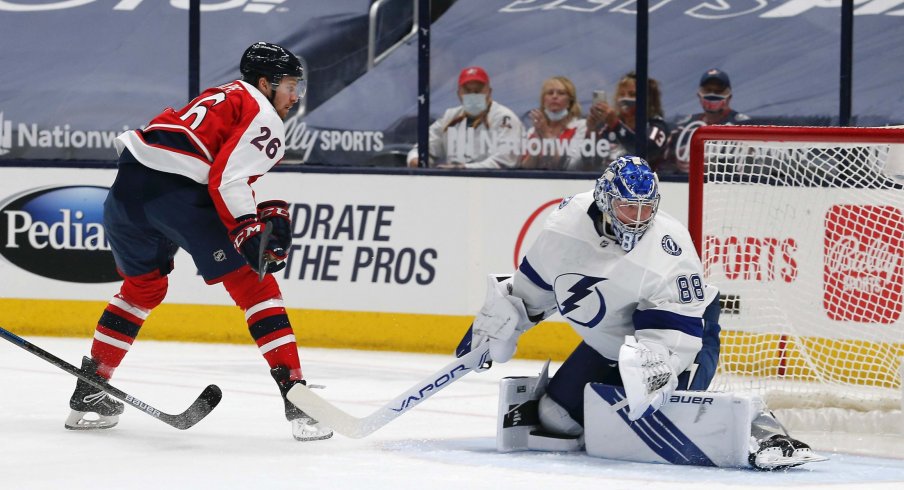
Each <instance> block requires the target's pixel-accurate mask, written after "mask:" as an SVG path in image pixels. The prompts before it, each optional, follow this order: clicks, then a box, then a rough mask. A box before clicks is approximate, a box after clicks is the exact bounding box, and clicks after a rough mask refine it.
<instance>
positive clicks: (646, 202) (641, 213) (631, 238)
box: [593, 156, 659, 252]
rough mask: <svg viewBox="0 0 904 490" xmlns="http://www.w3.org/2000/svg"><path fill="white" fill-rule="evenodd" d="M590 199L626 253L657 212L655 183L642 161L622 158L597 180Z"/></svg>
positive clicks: (657, 189)
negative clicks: (603, 215) (601, 213)
mask: <svg viewBox="0 0 904 490" xmlns="http://www.w3.org/2000/svg"><path fill="white" fill-rule="evenodd" d="M593 199H594V200H595V201H596V205H597V207H598V208H599V209H600V211H602V212H603V213H604V214H606V215H607V216H608V217H609V220H610V222H611V223H612V230H613V231H614V232H615V238H616V239H617V240H618V242H619V243H620V244H621V246H622V249H624V250H625V251H626V252H630V251H631V250H632V249H633V248H634V246H635V245H637V242H638V241H639V240H640V237H641V236H643V234H644V232H645V231H646V230H647V228H649V227H650V225H651V224H653V218H654V217H655V216H656V211H657V210H658V209H659V179H658V178H657V177H656V174H655V173H654V172H653V170H652V169H650V165H649V164H648V163H647V162H646V161H645V160H644V159H642V158H640V157H635V156H624V157H621V158H619V159H617V160H615V161H614V162H612V163H611V164H610V165H609V167H608V168H606V171H605V172H604V173H603V175H602V177H600V178H599V179H597V181H596V187H595V188H594V191H593Z"/></svg>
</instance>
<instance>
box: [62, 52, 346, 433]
mask: <svg viewBox="0 0 904 490" xmlns="http://www.w3.org/2000/svg"><path fill="white" fill-rule="evenodd" d="M239 69H240V71H241V74H242V77H241V79H239V80H234V81H231V82H229V83H225V84H223V85H220V86H218V87H213V88H209V89H207V90H205V91H204V92H203V93H201V95H199V96H197V97H195V98H194V99H193V100H192V101H191V102H189V103H188V105H186V106H185V107H183V108H181V109H173V108H167V109H165V110H164V111H163V112H162V113H160V114H159V115H157V116H156V117H154V118H153V119H152V120H151V122H150V123H149V124H148V125H147V126H146V127H144V128H143V129H137V130H133V131H127V132H125V133H123V134H121V135H120V136H119V137H118V138H117V139H116V149H117V151H118V153H119V171H118V173H117V175H116V180H115V182H114V183H113V186H112V187H111V189H110V193H109V195H108V197H107V199H106V201H105V203H104V227H105V230H106V234H107V238H108V239H109V241H110V245H111V247H112V249H113V256H114V258H115V260H116V266H117V268H118V270H119V273H120V275H121V276H122V277H123V279H124V280H123V283H122V287H121V288H120V291H119V293H118V294H116V295H115V296H114V297H113V298H112V299H111V300H110V302H109V304H108V305H107V307H106V309H105V310H104V312H103V314H102V315H101V317H100V320H99V321H98V324H97V328H96V330H95V333H94V340H93V344H92V347H91V357H85V358H84V359H83V361H82V370H84V371H86V372H91V373H95V372H96V373H97V375H98V376H100V377H102V378H105V379H109V378H110V377H111V376H112V375H113V371H114V370H115V369H116V368H117V366H119V364H120V362H121V361H122V359H123V357H124V356H125V355H126V353H127V352H128V350H129V347H130V346H131V345H132V342H134V340H135V338H136V336H137V335H138V331H139V330H140V328H141V325H142V324H143V323H144V321H145V320H146V319H147V317H148V315H149V314H150V313H151V310H153V309H154V307H156V306H157V305H159V304H160V303H161V302H162V301H163V298H164V296H165V295H166V290H167V274H169V272H170V271H172V269H173V257H174V255H175V253H176V251H177V250H178V249H180V248H182V249H184V250H185V251H186V252H188V253H189V254H190V255H191V257H192V259H193V260H194V263H195V265H196V266H197V268H198V270H199V272H200V274H201V275H202V276H203V277H204V280H205V282H207V283H208V284H216V283H222V284H223V286H224V287H225V288H226V290H227V291H228V292H229V295H230V296H231V297H232V299H233V300H234V301H235V304H236V305H238V306H239V307H240V308H241V309H242V310H243V311H244V312H245V320H246V321H247V323H248V329H249V331H250V333H251V336H252V337H253V338H254V340H255V342H256V343H257V345H258V348H260V351H261V354H262V355H263V357H264V359H265V360H266V361H267V363H268V364H269V366H270V368H271V374H272V375H273V378H274V379H275V380H276V383H277V385H278V386H279V389H280V392H281V394H282V395H283V400H284V404H285V413H286V418H287V419H288V420H290V421H291V422H292V431H293V435H294V436H295V438H296V439H298V440H316V439H326V438H328V437H330V436H331V435H332V431H331V430H329V429H326V428H322V427H320V426H319V425H318V424H317V422H316V421H315V420H313V419H311V418H310V417H308V416H307V415H306V414H305V413H304V412H302V411H301V410H299V409H298V408H296V407H295V406H294V405H292V404H291V403H290V402H289V401H287V400H285V394H286V392H288V390H289V388H291V387H292V386H293V385H295V384H296V383H304V382H305V381H304V378H303V376H302V371H301V363H300V361H299V358H298V349H297V346H296V343H295V336H294V333H293V330H292V326H291V324H290V323H289V318H288V316H287V315H286V310H285V307H284V304H283V300H282V295H281V293H280V290H279V285H278V284H277V282H276V280H275V279H274V278H273V276H272V275H271V274H270V273H273V272H276V271H279V270H282V269H283V268H284V267H285V262H284V261H285V259H286V258H287V250H289V246H290V245H291V242H292V226H291V223H290V218H289V206H288V203H286V202H285V201H266V202H260V203H258V202H256V201H255V196H254V192H253V191H252V188H251V184H252V183H253V182H254V181H255V180H256V179H257V178H259V177H260V176H261V175H263V174H265V173H267V172H268V171H269V170H270V169H271V168H272V167H273V166H274V165H275V164H276V163H277V162H278V161H279V160H280V159H282V157H283V154H284V151H285V127H284V125H283V121H284V120H285V118H286V117H287V115H288V113H289V110H290V109H291V108H292V106H294V105H295V104H297V103H298V101H299V100H300V99H301V98H303V97H304V91H305V77H304V73H302V65H301V62H300V61H299V59H298V58H297V57H296V56H295V55H293V54H292V53H291V52H289V51H288V50H287V49H285V48H283V47H281V46H278V45H276V44H270V43H264V42H258V43H255V44H253V45H251V46H250V47H249V48H248V49H247V50H245V52H244V54H243V55H242V58H241V62H240V66H239ZM269 224H272V235H270V238H269V239H267V241H266V243H263V244H262V241H263V237H264V236H265V233H264V230H265V225H269ZM261 257H263V259H262V258H261ZM260 269H263V270H260ZM259 272H260V274H259ZM69 405H70V408H71V409H72V412H71V414H70V415H69V417H68V418H67V419H66V423H65V425H66V428H68V429H99V428H109V427H113V426H114V425H116V423H117V422H118V419H119V414H121V413H122V411H123V405H122V403H120V402H119V401H117V400H115V399H113V398H111V397H109V396H107V395H105V394H104V393H103V392H98V390H97V389H95V388H92V387H91V386H90V385H89V384H87V383H85V382H84V381H81V380H79V381H78V384H77V385H76V388H75V392H74V393H73V395H72V398H71V399H70V401H69ZM89 412H93V413H95V414H97V417H93V418H86V414H87V413H89Z"/></svg>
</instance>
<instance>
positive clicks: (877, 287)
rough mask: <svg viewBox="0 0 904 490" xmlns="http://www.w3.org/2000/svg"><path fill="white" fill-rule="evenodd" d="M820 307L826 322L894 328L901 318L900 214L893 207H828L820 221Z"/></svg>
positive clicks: (903, 227) (903, 221) (903, 245)
mask: <svg viewBox="0 0 904 490" xmlns="http://www.w3.org/2000/svg"><path fill="white" fill-rule="evenodd" d="M825 224H826V226H825V267H824V270H825V273H824V296H823V307H824V308H825V310H826V313H827V314H828V316H829V318H831V319H832V320H839V321H845V320H849V321H856V322H863V323H883V324H888V323H894V322H896V321H898V319H899V318H900V316H901V308H902V304H904V302H902V299H904V298H902V279H904V270H902V269H904V264H902V260H904V259H902V257H904V214H902V213H901V210H900V209H898V208H896V207H894V206H868V205H862V206H856V205H837V206H833V207H832V208H831V209H830V210H829V212H828V213H827V214H826V219H825Z"/></svg>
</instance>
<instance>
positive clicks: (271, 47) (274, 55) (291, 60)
mask: <svg viewBox="0 0 904 490" xmlns="http://www.w3.org/2000/svg"><path fill="white" fill-rule="evenodd" d="M239 71H240V72H241V73H242V77H243V79H244V80H245V81H246V82H249V83H256V82H257V79H258V78H259V77H265V78H266V79H267V80H268V81H269V82H270V86H271V87H272V88H273V90H279V88H280V87H281V86H282V84H281V83H280V82H281V81H282V79H283V78H284V77H295V78H297V80H298V84H297V85H296V86H295V87H294V88H293V87H289V86H288V85H285V86H282V88H283V90H286V89H289V90H290V91H292V92H295V93H296V94H298V97H299V98H301V97H304V96H305V93H306V92H307V81H306V80H305V77H304V70H303V69H302V66H301V61H300V60H299V59H298V57H297V56H295V55H294V54H292V53H291V52H290V51H289V50H288V49H286V48H284V47H282V46H279V45H278V44H272V43H265V42H257V43H254V44H252V45H251V46H249V47H248V49H246V50H245V53H244V54H242V61H241V62H240V63H239Z"/></svg>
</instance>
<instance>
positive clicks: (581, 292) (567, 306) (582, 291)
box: [559, 276, 606, 328]
mask: <svg viewBox="0 0 904 490" xmlns="http://www.w3.org/2000/svg"><path fill="white" fill-rule="evenodd" d="M560 277H561V276H560ZM605 280H606V279H605V278H601V277H592V276H581V278H580V279H579V280H578V281H577V282H575V283H574V284H573V285H572V286H571V287H570V288H568V292H569V293H571V295H570V296H568V297H567V298H566V299H565V301H562V302H560V303H559V313H561V314H562V316H563V317H565V318H567V319H568V320H571V321H572V322H574V323H576V324H578V325H581V326H584V327H589V328H593V327H594V326H596V325H597V324H598V323H599V322H600V321H601V320H602V319H603V317H604V316H605V315H606V300H605V299H604V298H603V293H601V292H600V290H599V289H598V288H597V287H596V285H597V284H598V283H600V282H602V281H605ZM592 293H596V295H597V297H598V298H599V305H600V306H599V308H600V309H599V311H598V312H597V314H596V315H594V317H593V318H591V319H590V321H587V322H582V321H580V320H576V319H574V318H571V317H569V316H567V315H568V313H570V312H572V311H574V310H576V309H578V308H579V307H580V306H579V305H578V303H580V302H581V300H582V299H584V298H586V297H587V296H590V294H592Z"/></svg>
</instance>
